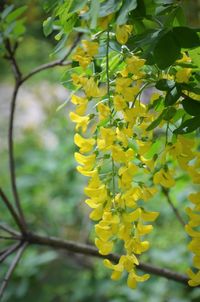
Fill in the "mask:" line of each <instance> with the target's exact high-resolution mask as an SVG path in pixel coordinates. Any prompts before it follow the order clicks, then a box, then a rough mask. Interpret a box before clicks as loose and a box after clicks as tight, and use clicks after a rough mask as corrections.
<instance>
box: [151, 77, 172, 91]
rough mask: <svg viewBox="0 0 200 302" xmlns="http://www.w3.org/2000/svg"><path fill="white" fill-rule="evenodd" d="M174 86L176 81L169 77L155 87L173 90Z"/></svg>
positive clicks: (162, 89)
mask: <svg viewBox="0 0 200 302" xmlns="http://www.w3.org/2000/svg"><path fill="white" fill-rule="evenodd" d="M174 86H175V82H174V81H172V80H167V79H161V80H159V81H158V82H157V83H156V85H155V87H156V88H157V89H158V90H161V91H168V90H169V89H170V90H171V89H172V88H173V87H174Z"/></svg>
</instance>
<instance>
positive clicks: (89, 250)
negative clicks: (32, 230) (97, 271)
mask: <svg viewBox="0 0 200 302" xmlns="http://www.w3.org/2000/svg"><path fill="white" fill-rule="evenodd" d="M27 240H28V242H29V243H30V244H37V245H42V246H49V247H52V248H56V249H64V250H67V251H70V252H73V253H79V254H84V255H89V256H94V257H99V258H106V259H109V260H111V261H113V262H118V261H119V258H120V255H117V254H109V255H106V256H104V255H101V254H99V252H98V250H97V249H96V248H95V247H94V246H91V245H85V244H81V243H77V242H73V241H67V240H62V239H59V238H54V237H44V236H39V235H36V234H28V237H27ZM138 268H139V269H140V270H142V271H144V272H147V273H151V274H153V275H157V276H160V277H165V278H167V279H169V280H173V281H176V282H179V283H183V284H187V282H188V278H187V276H186V275H183V274H179V273H176V272H173V271H170V270H168V269H163V268H160V267H157V266H154V265H150V264H146V263H142V262H141V263H140V264H139V266H138Z"/></svg>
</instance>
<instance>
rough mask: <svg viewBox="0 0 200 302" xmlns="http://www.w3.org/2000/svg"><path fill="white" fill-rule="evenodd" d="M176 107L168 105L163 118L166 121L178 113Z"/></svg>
mask: <svg viewBox="0 0 200 302" xmlns="http://www.w3.org/2000/svg"><path fill="white" fill-rule="evenodd" d="M176 111H177V110H176V108H174V107H168V108H166V109H165V110H164V114H163V119H164V120H165V121H170V120H171V119H172V118H173V116H174V115H175V114H176Z"/></svg>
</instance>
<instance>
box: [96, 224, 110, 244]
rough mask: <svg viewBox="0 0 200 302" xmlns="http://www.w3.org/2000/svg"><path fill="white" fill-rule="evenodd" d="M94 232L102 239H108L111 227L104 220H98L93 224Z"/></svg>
mask: <svg viewBox="0 0 200 302" xmlns="http://www.w3.org/2000/svg"><path fill="white" fill-rule="evenodd" d="M95 232H96V234H97V236H98V237H99V238H100V239H101V240H102V241H108V240H109V239H110V237H111V236H112V234H113V233H112V228H111V227H110V226H109V225H108V224H107V223H105V222H104V221H100V222H99V224H97V225H96V226H95Z"/></svg>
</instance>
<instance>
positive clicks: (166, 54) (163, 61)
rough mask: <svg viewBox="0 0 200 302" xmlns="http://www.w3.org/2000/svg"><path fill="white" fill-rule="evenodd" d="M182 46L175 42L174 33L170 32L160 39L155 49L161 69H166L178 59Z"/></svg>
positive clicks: (156, 58)
mask: <svg viewBox="0 0 200 302" xmlns="http://www.w3.org/2000/svg"><path fill="white" fill-rule="evenodd" d="M179 55H180V46H179V44H178V42H177V41H176V40H175V38H174V36H173V33H172V32H171V31H168V32H167V33H166V34H164V35H162V37H161V38H160V39H158V41H157V43H156V46H155V49H154V59H155V62H156V64H157V65H158V67H159V68H160V69H165V68H167V67H169V66H170V65H173V63H174V62H175V61H176V60H177V59H178V57H179Z"/></svg>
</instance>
